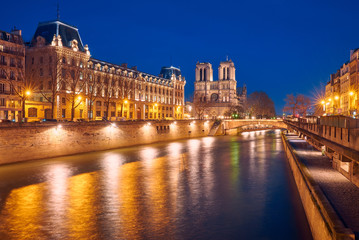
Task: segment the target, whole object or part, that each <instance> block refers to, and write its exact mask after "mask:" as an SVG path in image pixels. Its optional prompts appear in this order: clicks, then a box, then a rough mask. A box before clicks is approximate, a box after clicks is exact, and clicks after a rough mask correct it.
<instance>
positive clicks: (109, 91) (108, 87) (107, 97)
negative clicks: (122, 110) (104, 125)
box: [102, 74, 116, 120]
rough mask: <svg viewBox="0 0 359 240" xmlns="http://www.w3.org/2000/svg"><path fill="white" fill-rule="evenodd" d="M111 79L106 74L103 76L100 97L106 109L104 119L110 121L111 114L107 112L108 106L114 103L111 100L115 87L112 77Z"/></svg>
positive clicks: (114, 94)
mask: <svg viewBox="0 0 359 240" xmlns="http://www.w3.org/2000/svg"><path fill="white" fill-rule="evenodd" d="M111 76H112V77H109V76H108V75H107V74H106V76H105V79H104V81H103V92H104V93H103V95H102V99H103V100H104V105H105V107H106V113H107V114H106V116H105V117H106V118H107V119H108V120H110V117H111V114H110V112H109V110H110V104H111V103H114V101H113V99H114V98H115V96H116V93H115V91H116V85H115V80H114V78H113V75H111Z"/></svg>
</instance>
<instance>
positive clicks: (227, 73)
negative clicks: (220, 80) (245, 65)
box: [227, 68, 229, 80]
mask: <svg viewBox="0 0 359 240" xmlns="http://www.w3.org/2000/svg"><path fill="white" fill-rule="evenodd" d="M227 79H228V80H229V68H227Z"/></svg>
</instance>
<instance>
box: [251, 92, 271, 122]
mask: <svg viewBox="0 0 359 240" xmlns="http://www.w3.org/2000/svg"><path fill="white" fill-rule="evenodd" d="M246 108H247V112H248V114H249V115H251V116H256V117H262V118H263V117H274V116H275V108H274V103H273V101H272V99H270V98H269V96H268V95H267V94H266V93H265V92H253V93H251V94H250V95H249V96H248V99H247V105H246Z"/></svg>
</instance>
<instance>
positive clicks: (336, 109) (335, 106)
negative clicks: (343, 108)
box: [333, 95, 339, 114]
mask: <svg viewBox="0 0 359 240" xmlns="http://www.w3.org/2000/svg"><path fill="white" fill-rule="evenodd" d="M338 99H339V96H338V95H336V96H335V97H334V100H335V101H334V103H333V107H334V111H333V112H334V114H335V111H337V113H338V102H337V101H338Z"/></svg>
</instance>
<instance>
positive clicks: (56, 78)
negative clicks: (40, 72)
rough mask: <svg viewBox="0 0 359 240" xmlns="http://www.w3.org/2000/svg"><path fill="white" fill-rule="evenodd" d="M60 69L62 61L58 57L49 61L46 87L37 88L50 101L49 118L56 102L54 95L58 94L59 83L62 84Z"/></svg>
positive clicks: (52, 113) (52, 116) (52, 115)
mask: <svg viewBox="0 0 359 240" xmlns="http://www.w3.org/2000/svg"><path fill="white" fill-rule="evenodd" d="M61 69H62V61H61V59H60V58H56V59H55V60H51V62H49V81H48V83H47V85H48V86H47V89H46V90H45V89H43V88H44V87H43V84H42V87H41V88H40V89H39V90H40V93H41V95H42V96H43V97H44V98H45V99H46V101H48V102H49V103H51V118H52V119H53V118H55V117H54V112H55V111H54V109H55V103H56V96H57V95H59V93H60V91H61V84H62V80H63V79H62V77H61V71H62V70H61Z"/></svg>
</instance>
